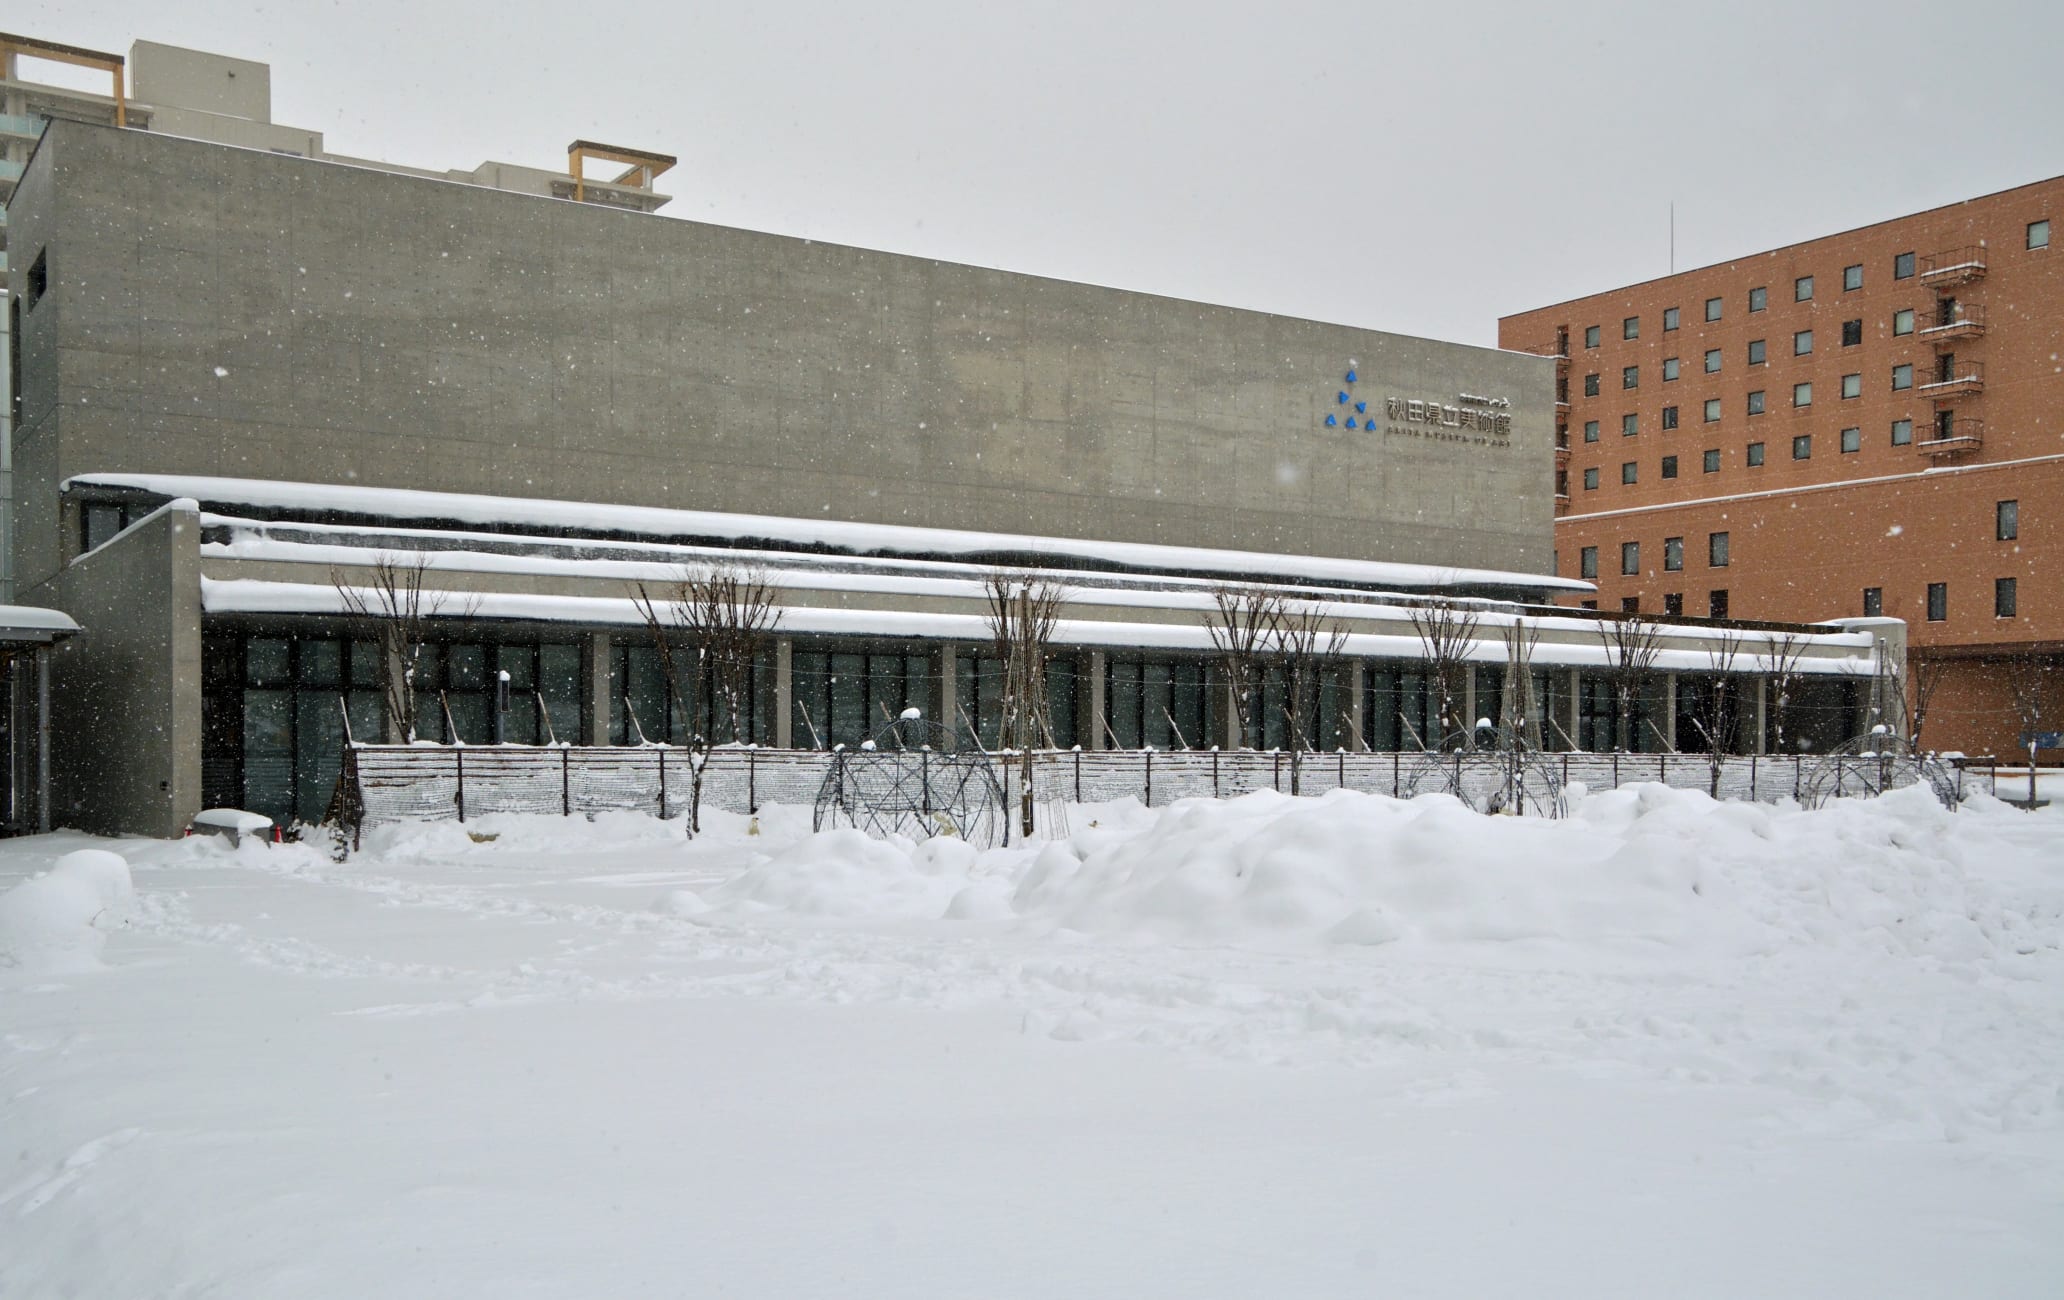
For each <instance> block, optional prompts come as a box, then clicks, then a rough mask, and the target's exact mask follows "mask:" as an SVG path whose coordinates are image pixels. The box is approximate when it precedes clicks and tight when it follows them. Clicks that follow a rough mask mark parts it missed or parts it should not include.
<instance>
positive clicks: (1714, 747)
mask: <svg viewBox="0 0 2064 1300" xmlns="http://www.w3.org/2000/svg"><path fill="white" fill-rule="evenodd" d="M1744 639H1745V638H1743V636H1742V634H1741V633H1740V632H1735V631H1723V632H1721V633H1720V634H1719V635H1718V636H1717V637H1715V638H1714V640H1713V641H1711V642H1710V643H1708V645H1707V647H1706V666H1707V667H1708V668H1709V669H1710V670H1711V671H1712V674H1713V683H1712V686H1713V689H1712V693H1711V695H1709V696H1708V697H1707V698H1706V700H1705V701H1704V702H1703V707H1702V708H1701V709H1700V710H1699V716H1697V717H1695V718H1693V719H1692V725H1694V726H1696V727H1697V728H1698V729H1699V730H1700V731H1701V732H1703V733H1705V738H1706V755H1707V762H1708V770H1709V772H1710V773H1711V780H1710V784H1709V787H1708V789H1707V793H1708V794H1710V795H1712V796H1713V798H1715V799H1718V798H1719V797H1720V772H1721V769H1722V768H1723V767H1724V766H1725V765H1726V755H1727V750H1728V745H1729V744H1730V742H1731V741H1732V740H1733V737H1734V729H1735V723H1736V709H1737V704H1736V695H1737V693H1738V692H1739V691H1740V689H1741V667H1740V663H1741V652H1742V643H1743V641H1744Z"/></svg>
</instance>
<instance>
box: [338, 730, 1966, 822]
mask: <svg viewBox="0 0 2064 1300" xmlns="http://www.w3.org/2000/svg"><path fill="white" fill-rule="evenodd" d="M1535 758H1536V759H1537V760H1538V763H1537V765H1538V766H1539V767H1540V768H1541V770H1542V772H1543V773H1545V774H1546V775H1547V776H1548V777H1549V778H1550V779H1552V780H1553V781H1554V783H1555V784H1556V785H1557V786H1558V787H1567V786H1569V785H1571V784H1581V785H1583V786H1584V787H1585V788H1586V789H1588V790H1593V791H1598V790H1610V789H1615V788H1617V787H1619V786H1622V785H1631V784H1635V783H1638V782H1650V781H1657V782H1661V783H1663V784H1666V785H1669V786H1671V787H1673V788H1675V789H1680V790H1702V791H1706V792H1708V793H1715V792H1716V790H1717V794H1718V797H1719V798H1722V799H1734V800H1756V801H1761V802H1765V803H1772V802H1780V801H1783V800H1789V799H1800V798H1807V799H1809V800H1819V799H1825V798H1843V797H1855V796H1858V795H1866V794H1870V793H1876V792H1878V791H1881V790H1888V789H1896V788H1899V787H1901V786H1906V785H1912V784H1914V783H1915V782H1917V781H1924V780H1933V781H1934V782H1935V783H1936V784H1942V783H1943V781H1944V780H1945V779H1946V780H1948V781H1949V782H1951V783H1952V784H1953V783H1954V782H1955V781H1957V780H1959V779H1961V778H1960V775H1959V774H1954V773H1952V774H1951V775H1950V776H1949V777H1948V778H1942V777H1940V776H1939V775H1938V776H1936V777H1932V778H1931V776H1930V775H1929V768H1928V767H1927V766H1926V764H1924V763H1921V762H1919V761H1916V760H1912V759H1908V758H1901V759H1897V760H1893V761H1887V760H1885V759H1883V758H1879V757H1851V756H1844V755H1827V756H1819V757H1815V756H1807V757H1799V756H1792V755H1754V756H1746V755H1741V756H1737V755H1730V756H1728V757H1726V758H1724V759H1722V760H1721V762H1720V764H1719V766H1718V773H1717V778H1718V779H1717V786H1716V782H1715V769H1714V765H1713V763H1712V761H1711V760H1710V759H1708V758H1707V757H1706V756H1705V755H1702V754H1665V755H1657V754H1539V755H1536V756H1535ZM353 759H354V762H353V764H352V767H351V770H353V771H355V772H356V773H357V779H358V783H359V794H360V799H361V806H362V809H363V811H362V814H361V816H362V822H361V824H363V825H377V824H380V823H383V822H393V821H435V820H443V819H449V818H467V819H470V818H474V817H483V816H486V815H488V814H490V813H502V812H527V813H562V814H566V815H571V816H592V815H594V814H596V813H599V812H615V811H641V812H652V813H660V814H663V815H665V816H669V817H678V816H681V815H682V814H683V813H684V812H686V811H687V808H688V803H689V800H690V798H691V797H692V788H693V782H692V776H693V773H692V771H691V768H690V761H691V760H690V751H688V750H686V749H678V748H669V747H666V746H659V745H649V746H637V747H618V748H574V747H569V746H559V747H556V748H555V747H548V746H546V747H538V748H534V749H533V748H526V747H519V746H444V745H360V746H357V747H355V749H354V751H353ZM831 762H832V757H831V755H828V754H826V753H824V752H822V751H819V750H793V749H747V748H724V749H715V750H711V751H709V753H708V755H707V759H706V763H705V766H704V769H703V786H702V807H703V808H704V809H706V810H709V809H715V810H721V811H725V812H734V813H741V814H744V813H754V812H757V811H759V810H760V809H761V808H763V807H765V806H767V805H769V804H792V805H809V804H811V803H812V802H813V801H815V800H816V799H818V797H819V795H820V792H821V789H822V786H823V783H824V780H825V776H826V773H827V772H828V771H829V770H830V765H831ZM866 766H867V765H865V764H861V765H857V766H856V768H855V777H856V779H859V780H862V781H865V780H868V779H870V778H868V777H867V776H866V775H865V769H866ZM950 766H951V765H950V760H949V762H948V763H946V764H942V765H941V771H942V773H943V772H946V771H949V770H950ZM1938 766H1939V765H1938ZM994 767H995V771H996V775H997V777H998V778H999V779H1000V781H1001V783H1002V788H1003V792H1004V796H1005V804H1006V806H1007V807H1010V808H1013V809H1014V808H1016V807H1017V793H1018V788H1019V787H1018V783H1019V781H1020V780H1021V779H1022V777H1021V765H1020V762H1019V761H1018V758H1017V756H1015V755H998V756H997V761H996V763H995V765H994ZM1450 769H1452V770H1450ZM884 779H886V778H884ZM942 779H943V778H942ZM1506 780H1507V778H1506V777H1505V776H1504V775H1502V774H1501V773H1500V771H1499V769H1498V767H1497V765H1496V764H1494V763H1486V762H1475V761H1472V760H1470V759H1468V758H1466V757H1465V758H1463V759H1461V760H1459V761H1458V758H1457V756H1456V755H1453V754H1438V753H1420V752H1412V753H1390V752H1380V753H1370V752H1363V753H1355V754H1345V753H1334V754H1323V753H1308V754H1303V755H1295V756H1293V755H1291V754H1287V753H1278V752H1256V751H1252V750H1240V751H1211V750H1202V751H1200V750H1186V751H1176V752H1170V753H1162V752H1157V751H1145V750H1092V751H1080V750H1059V751H1043V752H1039V753H1035V754H1034V755H1033V757H1032V788H1033V798H1034V801H1035V802H1037V803H1041V804H1051V803H1100V802H1106V801H1110V800H1116V799H1134V800H1138V801H1139V802H1140V803H1142V804H1145V805H1147V806H1150V807H1157V808H1158V807H1164V806H1166V805H1168V804H1172V803H1174V802H1176V801H1177V800H1180V799H1199V798H1201V799H1210V798H1220V799H1230V798H1237V797H1239V796H1240V795H1243V794H1248V793H1251V792H1253V791H1256V790H1277V791H1280V792H1282V793H1284V794H1289V793H1291V792H1292V791H1293V787H1294V790H1295V792H1296V793H1298V794H1301V795H1304V796H1306V797H1314V796H1319V795H1323V794H1325V793H1327V792H1328V791H1331V790H1336V789H1347V790H1359V791H1362V792H1364V793H1369V794H1382V795H1393V796H1409V795H1410V794H1412V793H1414V792H1415V791H1417V792H1419V793H1427V792H1432V791H1435V790H1438V791H1442V792H1445V793H1450V794H1455V795H1456V796H1457V797H1460V798H1464V799H1466V800H1468V801H1469V802H1470V803H1471V805H1472V806H1475V807H1479V808H1482V807H1487V806H1492V805H1494V804H1495V803H1496V802H1497V796H1498V793H1499V788H1500V785H1501V783H1503V782H1505V781H1506ZM1808 784H1811V785H1813V786H1814V787H1815V788H1814V789H1813V790H1807V789H1805V788H1804V787H1805V786H1806V785H1808ZM874 793H875V794H876V795H877V796H879V797H882V798H887V797H888V796H889V795H891V794H893V793H894V792H893V791H889V790H887V789H884V790H882V791H876V792H874ZM920 795H921V796H923V797H921V798H920V800H919V802H920V804H921V805H922V804H924V803H925V802H926V801H927V799H929V800H930V801H931V802H949V801H950V800H951V799H952V798H953V797H954V795H953V792H950V791H947V790H944V789H939V790H931V789H930V787H929V786H926V787H924V788H923V789H921V790H920ZM923 812H924V809H923V808H922V807H920V814H921V815H922V813H923Z"/></svg>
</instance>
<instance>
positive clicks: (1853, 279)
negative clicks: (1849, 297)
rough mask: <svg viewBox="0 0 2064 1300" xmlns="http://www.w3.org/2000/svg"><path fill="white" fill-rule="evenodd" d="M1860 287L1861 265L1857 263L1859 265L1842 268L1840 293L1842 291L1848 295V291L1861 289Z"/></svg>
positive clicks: (1861, 285)
mask: <svg viewBox="0 0 2064 1300" xmlns="http://www.w3.org/2000/svg"><path fill="white" fill-rule="evenodd" d="M1862 287H1863V264H1862V263H1860V262H1859V263H1857V264H1856V265H1855V266H1845V267H1843V268H1842V291H1843V292H1844V293H1848V292H1850V291H1852V290H1855V289H1861V288H1862Z"/></svg>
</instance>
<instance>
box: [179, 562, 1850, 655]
mask: <svg viewBox="0 0 2064 1300" xmlns="http://www.w3.org/2000/svg"><path fill="white" fill-rule="evenodd" d="M461 594H463V596H464V597H465V599H466V601H467V605H468V608H469V611H470V613H471V614H472V616H473V617H477V618H505V619H514V620H521V621H527V622H543V623H581V624H587V625H590V626H593V625H596V624H602V625H609V626H617V627H635V628H641V629H642V628H643V626H644V617H643V615H641V614H640V613H639V612H638V609H637V606H636V604H635V603H634V602H633V601H631V600H630V599H628V598H627V597H621V596H541V595H536V594H533V593H529V592H465V593H461ZM201 609H202V610H203V611H204V612H206V613H209V614H345V613H348V612H349V611H347V610H346V609H345V608H344V598H343V597H342V596H341V595H340V594H339V593H338V591H337V589H336V588H335V587H333V586H328V585H317V584H315V583H300V582H273V581H269V580H266V579H262V578H203V579H201ZM778 613H779V617H780V622H779V630H780V631H781V632H784V633H791V632H800V633H806V634H816V635H822V636H866V637H894V636H906V637H926V638H936V639H940V640H951V641H969V642H976V643H982V642H986V641H988V640H989V639H990V637H991V634H990V630H989V623H988V620H987V619H986V618H985V617H984V616H982V615H980V614H935V613H919V612H915V611H911V610H893V609H865V608H863V609H851V608H833V607H827V606H815V605H804V606H794V605H785V606H781V607H780V608H779V611H778ZM1826 639H1827V640H1829V641H1834V642H1837V643H1839V642H1843V641H1846V640H1848V639H1849V638H1846V637H1843V636H1842V635H1841V634H1837V635H1836V636H1833V637H1829V638H1826ZM1053 641H1054V643H1055V644H1058V645H1071V646H1125V647H1129V648H1138V649H1145V650H1202V651H1207V652H1208V651H1209V650H1210V649H1211V648H1212V646H1211V633H1210V629H1209V628H1208V627H1206V626H1205V625H1204V624H1202V623H1131V622H1112V621H1109V620H1096V619H1067V618H1064V619H1062V620H1060V622H1059V623H1057V624H1056V625H1055V628H1054V635H1053ZM1835 648H1839V649H1850V648H1853V649H1855V650H1857V651H1858V653H1851V654H1845V655H1842V656H1840V657H1826V658H1821V657H1814V656H1808V657H1806V658H1803V659H1801V660H1799V671H1801V672H1806V673H1834V674H1841V675H1844V676H1863V675H1867V674H1868V673H1869V672H1870V671H1871V661H1870V657H1869V656H1868V655H1867V654H1865V653H1861V647H1850V646H1846V645H1841V644H1837V646H1836V647H1835ZM1342 652H1343V653H1344V654H1347V655H1350V656H1353V657H1356V658H1367V659H1422V658H1424V657H1425V648H1424V646H1423V645H1422V644H1421V643H1420V640H1419V638H1418V637H1417V636H1416V635H1401V634H1391V633H1383V632H1351V633H1349V634H1348V636H1347V640H1346V643H1345V644H1344V645H1343V646H1342ZM1505 656H1506V648H1505V644H1504V642H1503V640H1502V639H1500V638H1498V637H1496V636H1480V637H1478V638H1477V640H1476V641H1475V642H1473V643H1472V646H1471V648H1470V651H1469V653H1468V654H1467V656H1466V657H1467V658H1468V659H1469V660H1471V661H1472V662H1475V663H1503V662H1505ZM1765 658H1766V656H1762V655H1756V654H1748V655H1744V656H1743V659H1742V664H1743V669H1744V671H1749V672H1754V671H1756V668H1755V665H1756V664H1757V663H1760V662H1762V661H1764V659H1765ZM1534 661H1535V662H1536V663H1537V664H1541V665H1543V666H1546V665H1551V664H1552V665H1557V666H1560V667H1566V668H1570V667H1608V666H1610V663H1609V651H1608V650H1607V649H1606V647H1605V646H1604V645H1602V644H1601V645H1570V644H1567V643H1563V642H1544V643H1543V644H1541V645H1540V646H1539V647H1538V648H1537V649H1536V651H1535V660H1534ZM1654 667H1655V669H1656V670H1657V671H1663V672H1670V671H1687V672H1703V671H1710V670H1711V668H1712V663H1711V660H1710V659H1709V658H1708V656H1707V654H1706V652H1705V651H1703V650H1684V649H1665V650H1663V651H1661V652H1660V653H1659V654H1658V655H1657V656H1656V660H1655V664H1654Z"/></svg>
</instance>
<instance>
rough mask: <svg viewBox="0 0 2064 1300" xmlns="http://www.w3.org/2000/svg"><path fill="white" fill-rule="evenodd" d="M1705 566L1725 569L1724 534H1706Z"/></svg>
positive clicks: (1725, 539)
mask: <svg viewBox="0 0 2064 1300" xmlns="http://www.w3.org/2000/svg"><path fill="white" fill-rule="evenodd" d="M1706 564H1707V566H1708V567H1710V568H1715V569H1724V568H1726V567H1727V534H1726V533H1707V534H1706Z"/></svg>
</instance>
